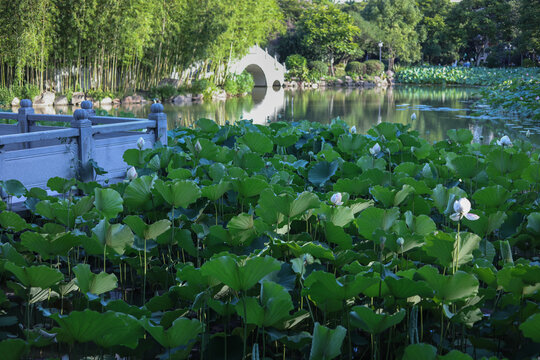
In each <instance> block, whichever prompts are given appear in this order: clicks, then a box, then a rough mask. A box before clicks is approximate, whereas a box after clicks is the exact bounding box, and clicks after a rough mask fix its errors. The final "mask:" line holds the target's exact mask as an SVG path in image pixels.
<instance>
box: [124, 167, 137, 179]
mask: <svg viewBox="0 0 540 360" xmlns="http://www.w3.org/2000/svg"><path fill="white" fill-rule="evenodd" d="M126 175H127V178H128V180H135V179H136V178H137V170H135V168H134V167H133V166H132V167H130V168H129V170H128V171H127V173H126Z"/></svg>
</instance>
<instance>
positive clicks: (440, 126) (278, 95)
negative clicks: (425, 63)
mask: <svg viewBox="0 0 540 360" xmlns="http://www.w3.org/2000/svg"><path fill="white" fill-rule="evenodd" d="M477 94H478V89H477V88H467V87H442V86H422V87H420V86H396V87H394V88H388V89H380V88H372V89H356V88H343V89H328V90H322V89H319V90H307V91H302V90H296V91H290V90H283V89H282V88H255V89H254V91H253V93H252V95H251V96H246V97H241V98H230V99H227V100H226V101H214V102H210V101H209V102H204V103H190V104H184V105H172V104H165V105H164V108H165V112H166V113H167V118H168V127H169V128H174V127H176V126H179V125H184V126H185V125H188V126H189V125H191V124H193V123H194V122H195V121H197V120H198V119H200V118H209V119H213V120H215V121H216V122H218V123H220V124H225V123H226V122H227V121H228V122H231V123H233V122H235V121H237V120H239V119H253V121H254V123H257V124H266V123H268V122H271V121H299V120H309V121H318V122H322V123H329V122H330V121H331V120H332V119H334V118H336V117H340V118H341V119H342V120H344V121H345V122H346V123H347V124H349V126H353V125H355V126H356V128H357V131H358V132H360V133H366V132H367V131H368V130H369V129H370V128H371V127H372V126H374V125H376V124H378V123H381V122H383V121H387V122H398V123H402V124H410V125H411V128H412V129H413V130H417V131H418V132H419V133H420V134H421V135H422V136H424V137H425V138H426V139H428V140H430V141H436V140H441V139H444V138H446V132H447V131H448V130H450V129H456V128H468V129H470V130H471V131H472V132H473V134H474V136H475V140H477V141H480V139H483V141H484V142H485V141H488V140H492V139H493V138H495V137H499V136H501V135H503V134H507V133H511V132H512V131H511V130H512V129H513V128H514V127H516V129H514V130H516V131H514V133H515V134H520V133H523V134H522V135H524V133H525V132H526V130H527V129H525V128H523V129H521V128H517V125H515V126H514V125H512V121H516V119H508V120H506V119H505V120H506V121H505V123H506V125H505V124H502V125H497V124H498V122H496V121H490V120H491V118H489V119H486V117H485V116H478V114H476V110H478V109H474V108H473V102H474V100H475V99H476V98H477V96H478V95H477ZM150 105H151V104H143V105H141V104H130V105H122V106H120V107H114V108H113V107H111V106H109V107H107V108H104V109H105V110H107V111H108V112H109V113H110V114H111V115H120V114H122V113H123V115H126V114H131V116H135V117H140V118H145V117H147V116H148V114H149V113H150ZM13 110H14V111H17V110H16V109H13ZM73 110H74V109H72V108H67V107H62V108H55V109H53V108H48V109H44V108H41V109H40V108H37V107H36V113H54V112H56V113H64V114H66V113H72V111H73ZM413 113H416V115H417V117H416V120H412V119H411V115H412V114H413ZM522 130H523V131H522ZM531 132H533V134H535V133H536V131H534V130H531ZM536 136H538V135H536ZM531 140H533V141H534V142H536V143H538V142H540V138H538V139H536V138H534V135H533V138H532V139H531Z"/></svg>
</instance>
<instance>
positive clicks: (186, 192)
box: [126, 179, 201, 208]
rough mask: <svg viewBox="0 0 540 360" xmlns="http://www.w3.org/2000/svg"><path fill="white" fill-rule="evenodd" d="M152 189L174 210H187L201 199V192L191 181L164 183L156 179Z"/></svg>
mask: <svg viewBox="0 0 540 360" xmlns="http://www.w3.org/2000/svg"><path fill="white" fill-rule="evenodd" d="M154 187H155V188H156V190H157V191H158V192H159V193H160V195H161V196H163V199H164V200H165V201H166V202H167V204H169V205H170V206H173V207H175V208H177V207H183V208H187V207H188V206H189V205H191V204H193V203H194V202H196V201H197V200H198V199H199V198H200V197H201V190H200V189H199V187H198V186H197V184H195V182H193V181H191V180H178V181H174V182H172V181H169V182H164V181H162V180H159V179H158V180H156V182H155V184H154ZM126 191H127V190H126Z"/></svg>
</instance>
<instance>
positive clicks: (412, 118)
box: [411, 113, 416, 121]
mask: <svg viewBox="0 0 540 360" xmlns="http://www.w3.org/2000/svg"><path fill="white" fill-rule="evenodd" d="M411 120H413V121H414V120H416V113H412V115H411Z"/></svg>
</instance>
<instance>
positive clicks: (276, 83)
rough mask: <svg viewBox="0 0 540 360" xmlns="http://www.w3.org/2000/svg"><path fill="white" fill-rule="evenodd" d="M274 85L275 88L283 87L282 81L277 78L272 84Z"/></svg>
mask: <svg viewBox="0 0 540 360" xmlns="http://www.w3.org/2000/svg"><path fill="white" fill-rule="evenodd" d="M272 87H273V88H274V89H275V88H280V87H281V83H280V82H279V80H276V81H274V83H273V84H272Z"/></svg>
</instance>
